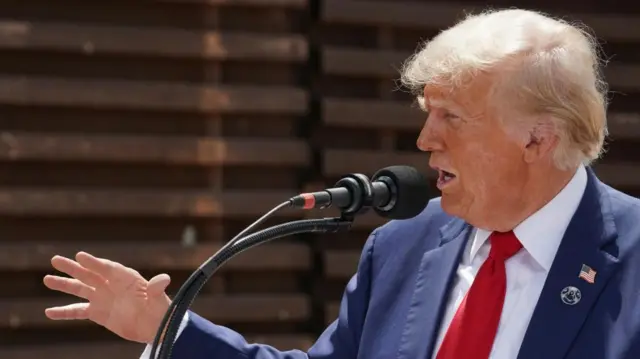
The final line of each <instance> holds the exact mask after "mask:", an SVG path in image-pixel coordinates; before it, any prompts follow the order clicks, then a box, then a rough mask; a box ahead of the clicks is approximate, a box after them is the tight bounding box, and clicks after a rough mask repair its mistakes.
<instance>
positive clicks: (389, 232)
mask: <svg viewBox="0 0 640 359" xmlns="http://www.w3.org/2000/svg"><path fill="white" fill-rule="evenodd" d="M453 218H454V217H452V216H450V215H448V214H446V213H445V212H444V211H443V210H442V207H441V206H440V197H437V198H434V199H432V200H430V201H429V203H428V204H427V206H426V207H425V209H424V210H423V211H422V212H421V213H420V214H418V215H417V216H415V217H413V218H409V219H404V220H392V221H389V222H388V223H386V224H384V225H382V226H380V227H378V228H377V229H376V230H375V231H374V234H375V242H376V243H375V247H380V246H386V245H387V243H388V242H390V243H389V245H391V246H398V245H402V246H408V247H412V244H418V243H425V242H427V243H428V242H430V241H431V240H436V239H438V240H439V231H440V228H441V227H442V226H444V225H445V224H447V223H448V222H450V221H451V220H452V219H453ZM399 241H400V242H399ZM425 244H426V243H425Z"/></svg>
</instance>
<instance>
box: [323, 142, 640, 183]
mask: <svg viewBox="0 0 640 359" xmlns="http://www.w3.org/2000/svg"><path fill="white" fill-rule="evenodd" d="M428 158H429V157H428V154H426V153H415V152H387V151H372V150H370V151H366V150H325V151H324V164H323V173H324V174H325V175H326V176H340V175H342V174H344V173H351V172H364V173H375V172H376V171H377V170H378V169H380V168H383V167H386V166H391V165H397V164H403V165H408V166H413V167H415V168H416V169H418V170H420V171H424V173H425V174H426V175H427V176H428V177H430V178H432V179H433V178H435V172H434V171H433V170H432V169H430V168H428ZM593 168H594V170H595V172H596V174H597V175H598V176H599V177H600V179H601V180H603V181H604V182H605V183H607V184H610V185H612V186H615V187H625V188H626V187H640V167H639V166H638V165H637V164H633V163H615V164H609V163H604V164H600V163H598V164H596V165H594V166H593Z"/></svg>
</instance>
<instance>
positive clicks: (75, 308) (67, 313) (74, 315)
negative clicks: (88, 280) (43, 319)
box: [44, 303, 89, 320]
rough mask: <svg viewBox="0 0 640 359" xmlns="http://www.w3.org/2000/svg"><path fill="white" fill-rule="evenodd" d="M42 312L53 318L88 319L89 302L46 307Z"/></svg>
mask: <svg viewBox="0 0 640 359" xmlns="http://www.w3.org/2000/svg"><path fill="white" fill-rule="evenodd" d="M44 314H45V315H46V316H47V318H49V319H53V320H74V319H75V320H82V319H89V303H75V304H69V305H65V306H62V307H52V308H47V309H45V311H44Z"/></svg>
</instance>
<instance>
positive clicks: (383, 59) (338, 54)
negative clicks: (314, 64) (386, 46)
mask: <svg viewBox="0 0 640 359" xmlns="http://www.w3.org/2000/svg"><path fill="white" fill-rule="evenodd" d="M410 55H411V53H409V52H403V51H393V50H378V49H357V48H348V47H347V48H345V47H329V46H328V47H324V48H323V49H322V70H323V71H324V72H325V73H327V74H331V75H343V76H349V77H374V78H380V77H388V78H396V77H398V75H399V74H400V69H401V66H402V64H403V63H404V62H405V61H406V59H407V58H408V57H409V56H410Z"/></svg>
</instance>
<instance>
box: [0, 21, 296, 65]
mask: <svg viewBox="0 0 640 359" xmlns="http://www.w3.org/2000/svg"><path fill="white" fill-rule="evenodd" d="M0 49H30V50H55V51H65V52H74V53H85V54H100V53H105V54H127V55H157V56H165V57H187V58H205V59H215V60H228V59H231V60H261V61H292V62H299V61H303V60H305V59H306V58H307V53H308V51H307V44H306V40H305V39H304V37H302V36H298V35H263V34H250V33H219V32H196V31H188V30H182V29H170V28H167V29H163V28H141V27H124V26H100V25H80V24H77V25H76V24H56V23H37V22H36V23H32V22H25V21H14V20H0Z"/></svg>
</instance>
